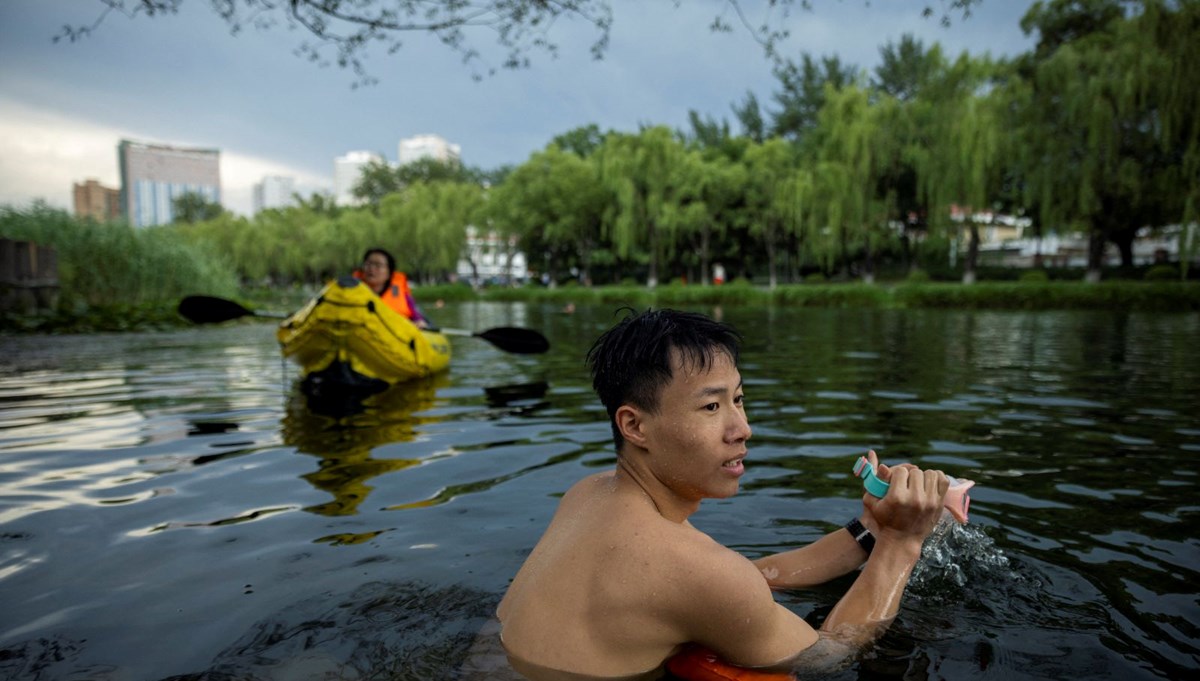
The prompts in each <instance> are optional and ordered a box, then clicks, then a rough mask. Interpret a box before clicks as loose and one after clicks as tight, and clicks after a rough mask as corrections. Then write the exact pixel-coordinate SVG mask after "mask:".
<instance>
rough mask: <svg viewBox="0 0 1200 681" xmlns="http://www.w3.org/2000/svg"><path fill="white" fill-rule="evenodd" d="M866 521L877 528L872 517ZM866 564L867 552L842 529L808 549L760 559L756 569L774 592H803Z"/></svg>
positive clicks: (810, 545) (807, 547) (756, 563)
mask: <svg viewBox="0 0 1200 681" xmlns="http://www.w3.org/2000/svg"><path fill="white" fill-rule="evenodd" d="M865 520H866V522H868V523H871V524H874V520H873V519H871V518H869V517H868V518H866V519H865ZM866 560H867V554H866V552H865V551H863V549H862V547H861V546H859V545H858V542H856V541H855V540H854V537H852V536H851V535H850V533H849V532H847V531H846V530H845V529H839V530H837V531H835V532H831V533H829V534H827V535H825V536H824V537H821V538H820V539H818V540H817V541H815V542H813V543H811V544H809V545H808V546H803V547H801V548H798V549H792V550H791V551H784V552H783V553H776V554H774V555H771V556H765V557H763V558H759V559H758V560H756V561H754V565H755V566H756V567H757V568H758V569H759V571H760V572H762V574H763V577H766V579H767V584H770V585H771V588H772V589H803V588H806V587H810V586H816V585H817V584H824V583H825V582H828V581H829V580H831V579H837V578H838V577H841V576H842V575H844V574H847V573H849V572H851V571H853V570H856V569H858V568H859V567H862V564H863V563H864V562H865V561H866Z"/></svg>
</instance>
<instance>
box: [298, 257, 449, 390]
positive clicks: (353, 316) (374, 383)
mask: <svg viewBox="0 0 1200 681" xmlns="http://www.w3.org/2000/svg"><path fill="white" fill-rule="evenodd" d="M275 335H276V337H277V338H278V339H279V345H280V347H281V349H282V350H283V356H284V357H287V358H289V359H291V360H292V361H294V362H296V364H298V365H300V369H301V371H302V374H303V377H304V379H305V381H306V382H308V383H309V384H310V385H313V386H321V385H324V386H328V387H330V388H335V387H336V388H347V389H368V390H382V389H383V388H385V387H387V386H388V385H391V384H394V383H402V382H404V381H410V380H413V379H415V378H422V377H425V376H429V375H431V374H436V373H438V372H440V371H445V369H446V367H448V366H449V365H450V341H449V340H447V338H446V336H445V335H444V334H442V333H440V332H438V331H432V330H427V329H421V328H420V327H418V326H417V325H416V324H414V323H412V322H411V321H410V320H409V319H408V318H407V317H405V316H404V315H401V314H399V313H398V312H396V311H395V310H393V309H392V308H390V307H388V305H387V303H384V302H383V301H382V300H380V299H379V297H378V296H376V295H375V294H374V293H372V292H371V290H370V289H368V288H367V286H366V284H363V283H362V282H361V281H359V280H357V279H355V278H353V277H342V278H341V279H338V280H337V281H335V282H332V283H330V284H329V285H327V286H326V287H325V289H324V290H322V291H321V293H320V295H318V296H317V297H316V298H314V299H312V300H311V301H309V303H308V304H307V305H305V306H304V307H303V308H302V309H301V310H300V311H298V312H296V313H295V314H293V315H292V316H290V317H288V318H287V319H285V320H284V321H283V322H282V323H281V324H280V325H279V329H278V331H276V334H275Z"/></svg>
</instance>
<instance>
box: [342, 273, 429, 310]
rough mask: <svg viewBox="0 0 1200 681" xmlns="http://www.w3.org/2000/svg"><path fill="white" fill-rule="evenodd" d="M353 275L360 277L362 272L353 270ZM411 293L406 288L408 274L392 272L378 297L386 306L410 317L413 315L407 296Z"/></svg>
mask: <svg viewBox="0 0 1200 681" xmlns="http://www.w3.org/2000/svg"><path fill="white" fill-rule="evenodd" d="M354 277H355V278H356V279H362V278H363V275H362V272H361V271H359V270H355V271H354ZM364 283H365V282H364ZM411 295H412V291H411V290H410V289H409V288H408V276H407V275H405V274H404V273H403V272H392V280H391V281H389V282H388V284H387V287H386V288H384V289H383V293H382V294H380V296H379V297H380V298H382V299H383V302H385V303H387V304H388V307H390V308H392V309H393V310H395V311H396V312H399V313H400V314H402V315H404V316H405V317H408V318H409V319H412V318H413V317H414V316H415V315H414V314H413V310H412V308H410V307H409V306H408V298H409V296H411Z"/></svg>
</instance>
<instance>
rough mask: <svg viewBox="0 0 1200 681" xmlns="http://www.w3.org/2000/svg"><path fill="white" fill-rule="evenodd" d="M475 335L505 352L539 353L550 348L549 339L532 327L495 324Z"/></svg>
mask: <svg viewBox="0 0 1200 681" xmlns="http://www.w3.org/2000/svg"><path fill="white" fill-rule="evenodd" d="M475 336H476V337H478V338H482V339H484V340H485V341H487V342H489V343H491V344H492V345H495V346H496V347H498V348H500V349H501V350H503V351H505V352H512V353H516V354H518V355H540V354H541V353H543V352H545V351H547V350H549V349H550V341H548V340H546V337H545V336H543V335H542V334H540V333H538V332H537V331H534V330H533V329H522V328H520V327H517V326H497V327H496V328H494V329H488V330H487V331H480V332H479V333H477V334H475Z"/></svg>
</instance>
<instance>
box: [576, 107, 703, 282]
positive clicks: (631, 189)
mask: <svg viewBox="0 0 1200 681" xmlns="http://www.w3.org/2000/svg"><path fill="white" fill-rule="evenodd" d="M683 153H684V148H683V145H682V144H681V143H680V142H679V141H678V140H676V139H675V137H674V135H673V134H672V132H671V130H670V129H669V128H666V127H663V126H656V127H652V128H646V129H644V130H642V131H641V133H640V134H638V135H628V134H621V133H611V134H609V135H608V137H606V138H605V140H604V144H603V146H602V147H601V148H600V149H599V150H597V151H596V153H595V157H596V159H597V162H598V163H599V168H600V181H601V183H602V184H603V185H604V187H605V188H606V189H607V190H608V191H610V192H611V193H612V196H613V198H614V201H613V202H612V204H611V205H610V208H609V211H607V213H606V216H605V227H606V232H607V236H608V238H609V239H610V240H611V242H612V245H613V248H614V249H615V250H616V252H617V255H618V256H619V257H620V258H623V259H626V260H629V259H637V256H638V255H641V256H642V257H644V259H645V261H646V264H647V266H648V274H647V277H646V284H647V285H648V286H650V287H651V288H653V287H655V286H657V285H658V271H659V264H660V263H661V261H662V260H663V258H664V257H665V255H666V253H665V252H666V250H667V249H668V248H670V247H671V246H673V245H674V244H673V243H671V236H672V234H671V233H664V229H663V220H664V217H665V216H666V214H667V213H668V212H669V211H670V210H671V209H669V208H668V207H667V205H668V204H669V203H672V202H678V201H679V200H680V196H679V195H678V192H677V189H678V188H677V187H676V186H675V185H674V183H673V180H674V179H676V177H677V176H676V175H674V174H673V173H672V169H673V168H674V167H675V166H676V164H677V163H678V162H679V159H680V158H681V157H682V156H683Z"/></svg>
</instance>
